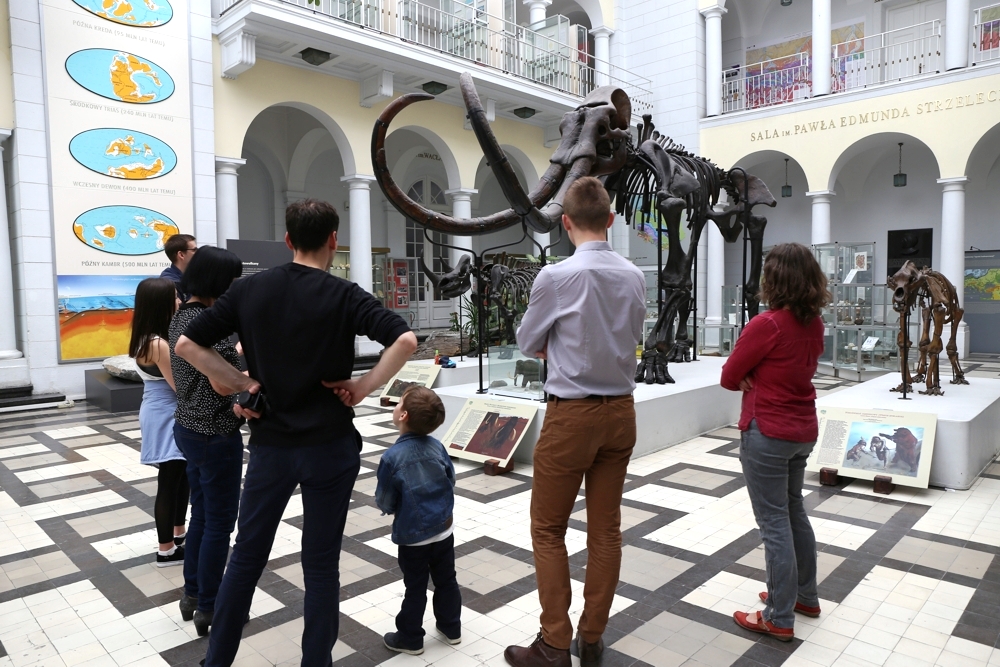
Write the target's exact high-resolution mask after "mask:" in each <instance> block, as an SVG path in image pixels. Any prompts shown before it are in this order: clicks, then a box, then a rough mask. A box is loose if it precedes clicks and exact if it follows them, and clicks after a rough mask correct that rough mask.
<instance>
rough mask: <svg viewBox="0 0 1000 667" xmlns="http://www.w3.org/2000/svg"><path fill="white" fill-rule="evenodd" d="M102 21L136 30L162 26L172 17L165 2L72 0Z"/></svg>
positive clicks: (170, 8)
mask: <svg viewBox="0 0 1000 667" xmlns="http://www.w3.org/2000/svg"><path fill="white" fill-rule="evenodd" d="M73 2H75V3H76V4H78V5H80V6H81V7H83V8H84V9H86V10H87V11H88V12H90V13H91V14H94V15H95V16H100V17H101V18H102V19H107V20H109V21H114V22H115V23H121V24H122V25H130V26H135V27H137V28H152V27H154V26H158V25H163V24H165V23H167V22H168V21H169V20H170V19H172V18H173V17H174V8H173V7H171V6H170V3H169V2H168V1H167V0H73Z"/></svg>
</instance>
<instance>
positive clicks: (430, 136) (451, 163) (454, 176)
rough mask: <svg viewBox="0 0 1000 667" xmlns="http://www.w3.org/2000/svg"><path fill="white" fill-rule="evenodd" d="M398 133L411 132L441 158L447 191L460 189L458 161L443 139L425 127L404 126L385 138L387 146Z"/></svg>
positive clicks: (460, 179)
mask: <svg viewBox="0 0 1000 667" xmlns="http://www.w3.org/2000/svg"><path fill="white" fill-rule="evenodd" d="M400 132H412V133H413V134H415V135H417V136H418V137H420V138H421V139H422V140H423V141H425V142H426V143H427V145H428V146H430V147H431V148H432V149H434V151H435V152H436V153H437V155H438V157H440V158H441V164H442V165H443V166H444V170H445V174H446V175H447V176H448V189H449V190H452V189H458V188H460V187H462V175H461V172H460V171H459V168H458V160H456V159H455V153H454V152H453V151H452V150H451V148H450V147H449V146H448V143H447V142H446V141H445V140H444V139H442V138H441V137H440V136H439V135H438V134H437V133H436V132H433V131H431V130H428V129H427V128H426V127H420V126H418V125H405V126H403V127H399V128H396V129H395V130H393V131H392V132H391V133H390V134H389V135H388V136H387V137H386V143H387V144H388V142H389V139H390V138H392V137H394V136H398V135H399V133H400ZM411 159H412V158H411ZM394 171H395V169H394ZM401 187H402V186H401Z"/></svg>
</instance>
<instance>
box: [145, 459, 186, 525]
mask: <svg viewBox="0 0 1000 667" xmlns="http://www.w3.org/2000/svg"><path fill="white" fill-rule="evenodd" d="M190 495H191V490H190V489H189V488H188V478H187V461H185V460H184V459H178V460H175V461H164V462H163V463H161V464H160V472H159V474H158V475H157V476H156V504H155V505H154V506H153V514H154V515H155V518H156V535H157V538H156V539H158V540H159V541H160V544H166V543H168V542H172V541H173V540H174V526H183V525H184V522H185V520H186V519H187V508H188V497H189V496H190Z"/></svg>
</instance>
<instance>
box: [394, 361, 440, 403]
mask: <svg viewBox="0 0 1000 667" xmlns="http://www.w3.org/2000/svg"><path fill="white" fill-rule="evenodd" d="M440 372H441V367H440V366H438V365H437V364H414V363H406V364H403V367H402V368H400V369H399V372H398V373H396V374H395V375H393V376H392V379H391V380H389V381H388V382H386V383H385V388H384V389H382V393H381V394H380V395H379V404H380V405H383V406H387V405H395V404H396V403H399V399H400V398H402V397H403V392H405V391H406V390H407V389H409V388H410V387H427V388H428V389H430V388H432V387H433V386H434V381H435V380H437V376H438V373H440Z"/></svg>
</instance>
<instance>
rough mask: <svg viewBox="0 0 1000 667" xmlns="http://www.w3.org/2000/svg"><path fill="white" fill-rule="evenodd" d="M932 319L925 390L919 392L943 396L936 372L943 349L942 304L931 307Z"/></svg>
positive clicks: (943, 308)
mask: <svg viewBox="0 0 1000 667" xmlns="http://www.w3.org/2000/svg"><path fill="white" fill-rule="evenodd" d="M933 311H934V312H933V313H932V317H933V319H934V336H933V337H932V338H931V339H930V341H929V343H928V344H927V346H926V348H927V355H928V361H927V388H926V390H925V391H922V392H920V393H921V394H926V395H928V396H943V395H944V392H943V391H941V378H940V375H939V371H938V366H939V364H940V360H941V350H942V349H943V348H944V345H943V343H942V342H941V331H942V330H943V329H944V316H945V314H946V309H945V307H944V304H940V303H939V304H935V305H934V307H933ZM920 343H921V345H920V347H921V348H923V347H924V345H923V343H924V341H923V340H922V339H921V341H920Z"/></svg>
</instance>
